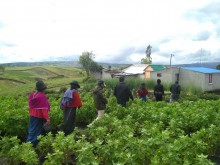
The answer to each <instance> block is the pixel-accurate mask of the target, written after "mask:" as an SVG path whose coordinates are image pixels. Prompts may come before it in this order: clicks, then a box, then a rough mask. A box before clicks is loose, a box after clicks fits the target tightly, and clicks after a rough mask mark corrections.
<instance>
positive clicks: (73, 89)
mask: <svg viewBox="0 0 220 165" xmlns="http://www.w3.org/2000/svg"><path fill="white" fill-rule="evenodd" d="M78 88H80V85H79V83H78V82H77V81H73V82H71V83H70V88H68V89H67V90H66V91H65V93H64V96H63V98H62V100H61V109H62V110H63V118H64V133H65V135H69V134H71V133H72V132H73V130H74V128H75V120H76V109H77V108H81V107H82V101H81V99H80V96H79V93H78Z"/></svg>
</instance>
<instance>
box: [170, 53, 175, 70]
mask: <svg viewBox="0 0 220 165" xmlns="http://www.w3.org/2000/svg"><path fill="white" fill-rule="evenodd" d="M173 56H174V54H171V55H170V68H171V60H172V57H173Z"/></svg>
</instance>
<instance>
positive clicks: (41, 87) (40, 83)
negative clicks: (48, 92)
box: [36, 80, 47, 91]
mask: <svg viewBox="0 0 220 165" xmlns="http://www.w3.org/2000/svg"><path fill="white" fill-rule="evenodd" d="M45 89H47V86H46V84H44V82H43V81H42V80H39V81H37V83H36V90H38V91H43V90H45Z"/></svg>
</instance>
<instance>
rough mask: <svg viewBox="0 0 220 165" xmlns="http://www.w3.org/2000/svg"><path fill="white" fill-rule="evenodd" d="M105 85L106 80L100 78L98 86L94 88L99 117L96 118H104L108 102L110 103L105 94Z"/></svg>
mask: <svg viewBox="0 0 220 165" xmlns="http://www.w3.org/2000/svg"><path fill="white" fill-rule="evenodd" d="M104 87H105V82H104V81H102V80H99V81H98V84H97V86H96V87H95V89H94V90H93V99H94V104H95V108H96V110H97V112H98V117H97V118H96V119H100V118H102V116H103V115H104V112H105V108H106V104H107V103H108V100H107V98H106V97H105V95H104V94H103V89H104Z"/></svg>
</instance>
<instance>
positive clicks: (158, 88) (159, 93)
mask: <svg viewBox="0 0 220 165" xmlns="http://www.w3.org/2000/svg"><path fill="white" fill-rule="evenodd" d="M163 95H164V88H163V85H162V84H161V80H160V79H157V85H155V86H154V96H155V98H156V101H162V100H163Z"/></svg>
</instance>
